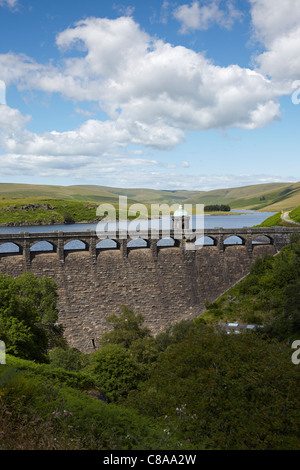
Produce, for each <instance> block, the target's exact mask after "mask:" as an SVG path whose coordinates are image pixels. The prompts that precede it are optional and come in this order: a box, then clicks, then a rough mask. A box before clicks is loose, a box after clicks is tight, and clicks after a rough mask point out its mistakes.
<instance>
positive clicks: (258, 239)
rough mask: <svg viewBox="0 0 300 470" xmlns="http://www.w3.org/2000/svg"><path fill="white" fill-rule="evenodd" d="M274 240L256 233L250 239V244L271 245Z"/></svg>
mask: <svg viewBox="0 0 300 470" xmlns="http://www.w3.org/2000/svg"><path fill="white" fill-rule="evenodd" d="M273 244H274V240H273V238H272V237H269V236H268V235H257V236H256V237H254V238H253V239H252V245H273Z"/></svg>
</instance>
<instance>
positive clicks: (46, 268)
mask: <svg viewBox="0 0 300 470" xmlns="http://www.w3.org/2000/svg"><path fill="white" fill-rule="evenodd" d="M265 253H270V254H272V255H273V254H275V253H276V249H275V247H274V245H257V246H254V247H253V251H251V252H249V250H247V247H246V246H245V245H234V246H227V247H226V248H225V249H224V251H223V250H220V249H219V247H217V246H204V247H203V248H202V249H200V250H198V251H184V250H183V249H182V248H181V247H168V248H161V249H160V250H159V251H158V254H157V257H154V256H153V254H152V251H151V249H149V248H139V249H134V250H130V251H129V253H128V257H124V256H122V254H121V251H120V250H101V251H100V252H98V253H97V258H96V263H93V260H92V257H91V255H90V253H89V251H74V252H68V253H66V254H65V260H64V264H62V263H61V262H60V259H59V256H58V254H57V253H36V254H34V255H32V259H31V266H30V269H31V271H32V272H33V273H34V274H35V275H37V276H47V277H50V278H52V279H54V280H55V282H56V283H57V286H58V294H59V301H58V309H59V322H60V323H62V324H63V325H64V327H65V336H66V338H67V340H68V343H69V344H70V346H72V347H75V348H78V349H80V350H81V351H84V352H90V351H91V350H92V349H93V343H92V340H94V342H95V344H96V345H97V343H98V341H99V339H100V337H101V335H102V334H103V332H104V331H106V330H107V328H108V325H107V323H106V317H107V316H108V315H110V314H112V313H120V307H121V305H122V304H125V305H128V306H129V307H131V308H132V309H133V310H134V311H135V312H136V313H142V314H143V316H144V319H145V325H146V326H148V327H150V329H151V330H152V332H153V333H154V334H155V333H158V332H160V331H162V330H163V329H164V328H165V327H166V326H168V325H170V324H171V323H173V322H176V321H179V320H181V319H187V318H194V317H196V316H198V315H200V314H201V312H203V310H204V308H205V301H209V302H212V301H214V300H216V299H217V298H218V297H219V296H220V295H221V294H223V293H224V292H225V291H226V290H228V289H229V288H230V286H232V285H234V284H235V283H236V282H238V281H239V280H240V279H241V278H242V277H243V276H245V275H246V274H247V273H248V272H249V270H250V266H251V263H252V262H253V261H254V259H255V258H256V257H257V256H263V255H264V254H265ZM24 270H25V265H24V259H23V256H22V255H21V254H13V255H12V254H11V255H2V256H1V257H0V272H1V273H4V274H8V275H11V276H18V275H20V274H22V272H24Z"/></svg>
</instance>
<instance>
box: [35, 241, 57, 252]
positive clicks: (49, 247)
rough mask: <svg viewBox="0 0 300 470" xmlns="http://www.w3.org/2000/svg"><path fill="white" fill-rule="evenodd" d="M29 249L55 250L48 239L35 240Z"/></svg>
mask: <svg viewBox="0 0 300 470" xmlns="http://www.w3.org/2000/svg"><path fill="white" fill-rule="evenodd" d="M30 251H52V252H54V251H55V246H54V245H53V243H51V242H48V241H41V242H36V243H34V244H33V245H32V246H31V247H30Z"/></svg>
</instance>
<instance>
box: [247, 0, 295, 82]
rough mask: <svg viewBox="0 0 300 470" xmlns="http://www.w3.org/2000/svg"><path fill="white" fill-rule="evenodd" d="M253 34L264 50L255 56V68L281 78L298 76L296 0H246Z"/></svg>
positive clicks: (289, 79) (284, 79) (287, 78)
mask: <svg viewBox="0 0 300 470" xmlns="http://www.w3.org/2000/svg"><path fill="white" fill-rule="evenodd" d="M250 2H251V16H252V24H253V30H254V37H255V38H256V39H257V40H258V41H260V42H261V43H262V44H263V46H264V47H265V48H266V50H265V51H264V52H263V53H262V54H260V55H259V56H258V57H256V59H255V60H256V64H257V66H258V68H259V70H260V71H261V72H262V73H263V74H265V75H269V76H271V77H272V78H273V79H277V80H281V81H291V80H296V79H298V78H299V77H300V61H299V44H300V2H299V0H285V1H284V2H283V1H281V0H250Z"/></svg>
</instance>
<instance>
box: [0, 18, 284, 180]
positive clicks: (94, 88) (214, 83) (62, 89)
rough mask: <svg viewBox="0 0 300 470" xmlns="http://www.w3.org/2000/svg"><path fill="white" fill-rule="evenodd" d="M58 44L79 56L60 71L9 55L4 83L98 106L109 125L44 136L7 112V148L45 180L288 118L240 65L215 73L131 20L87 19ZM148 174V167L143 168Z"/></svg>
mask: <svg viewBox="0 0 300 470" xmlns="http://www.w3.org/2000/svg"><path fill="white" fill-rule="evenodd" d="M56 41H57V45H58V47H59V48H60V49H61V51H62V52H63V51H64V50H66V49H69V51H71V52H73V51H74V53H73V56H71V57H70V55H71V54H70V53H68V58H66V59H65V60H64V61H61V62H60V63H59V64H57V65H56V64H55V63H54V62H49V64H39V63H37V62H36V61H35V60H34V59H32V58H30V57H27V56H25V55H21V54H18V55H17V54H13V53H8V54H2V55H0V76H1V78H3V80H4V81H5V82H6V84H7V86H9V85H10V84H15V85H16V86H17V87H18V88H19V89H20V90H24V89H32V90H42V91H45V92H47V93H54V92H58V93H61V94H62V95H63V96H64V97H65V98H68V99H70V100H72V101H74V102H76V103H79V102H85V101H89V102H94V103H97V104H98V105H99V106H100V108H102V110H104V111H105V112H106V113H107V115H108V119H107V120H105V121H100V120H97V119H88V120H87V121H86V122H85V123H83V124H82V125H81V126H80V127H78V128H76V129H73V130H69V131H66V132H55V131H53V132H44V133H40V134H37V133H34V132H30V131H28V130H27V129H26V125H27V123H28V120H29V119H30V118H29V117H28V116H22V114H21V113H20V112H19V111H17V110H13V109H11V108H9V107H8V106H6V107H4V106H1V107H0V146H1V148H2V150H3V151H5V152H6V153H7V154H9V155H11V156H13V157H12V158H14V162H18V165H19V167H20V168H24V169H26V168H28V166H26V165H27V164H26V161H28V165H29V166H30V165H31V166H30V167H31V168H36V169H37V168H38V166H39V165H40V171H42V172H43V171H46V170H45V168H52V167H53V168H54V167H55V165H57V167H58V168H60V171H61V172H63V171H67V170H64V169H63V168H62V166H63V165H64V164H66V165H67V167H68V171H69V169H70V168H71V167H72V168H74V172H73V173H74V174H76V172H77V171H78V169H80V170H82V168H83V167H84V168H86V169H88V171H91V172H92V169H93V168H96V167H97V168H98V166H97V165H98V164H97V163H95V162H96V161H99V162H103V158H104V160H105V165H103V168H104V169H105V168H106V166H107V165H108V162H109V161H110V159H111V160H112V161H115V157H114V155H115V154H116V153H118V152H119V151H120V150H124V149H127V148H128V146H129V145H141V146H145V147H152V148H156V149H161V150H168V149H172V148H173V147H175V146H176V145H178V144H179V143H181V142H183V141H184V138H185V132H186V131H189V130H193V131H203V130H208V129H221V130H223V129H227V128H231V127H238V128H242V129H257V128H260V127H264V126H266V125H268V124H270V123H272V122H274V121H275V120H277V119H279V117H280V108H279V102H278V99H279V98H280V96H281V95H282V94H283V93H284V91H283V88H282V86H281V85H280V86H279V85H277V84H274V83H273V82H272V81H271V80H267V79H266V78H265V77H264V76H263V74H261V73H259V72H255V71H253V70H250V69H247V68H242V67H239V66H238V65H231V66H228V67H220V66H215V65H214V64H213V63H212V62H211V61H210V60H208V59H207V58H206V57H205V56H204V55H202V54H200V53H196V52H195V51H193V50H191V49H188V48H186V47H182V46H176V47H175V46H173V45H171V44H169V43H166V42H164V41H162V40H158V39H155V38H152V37H151V36H149V35H148V34H147V33H146V32H144V31H142V30H141V28H140V27H139V25H138V24H137V23H136V22H135V21H134V20H133V19H132V18H130V17H121V18H118V19H116V20H109V19H103V18H88V19H85V20H83V21H81V22H78V23H76V24H75V25H74V27H70V28H68V29H66V30H65V31H63V32H61V33H60V34H59V35H58V36H57V38H56ZM76 48H80V50H81V54H80V56H79V57H78V56H77V55H76V51H75V49H76ZM82 51H85V53H86V54H85V55H84V56H82ZM76 109H77V112H78V110H79V109H81V108H79V107H76ZM79 112H80V111H79ZM27 157H28V158H27ZM26 158H27V160H26ZM132 158H133V159H136V156H134V155H133V156H132ZM64 161H65V163H63V162H64ZM128 161H129V160H128ZM150 164H151V165H153V164H154V163H153V162H151V161H150ZM142 165H144V166H145V167H147V166H148V165H149V161H146V160H144V159H140V160H139V167H141V166H142ZM24 171H25V170H24ZM36 171H37V170H36ZM47 171H49V170H47Z"/></svg>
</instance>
